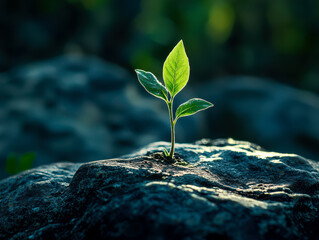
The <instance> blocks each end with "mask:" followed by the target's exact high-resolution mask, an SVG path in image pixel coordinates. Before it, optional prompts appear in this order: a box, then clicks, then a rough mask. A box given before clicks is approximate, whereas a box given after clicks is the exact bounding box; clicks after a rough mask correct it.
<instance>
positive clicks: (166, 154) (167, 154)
mask: <svg viewBox="0 0 319 240" xmlns="http://www.w3.org/2000/svg"><path fill="white" fill-rule="evenodd" d="M164 154H165V156H166V157H168V156H169V153H168V151H167V150H166V148H164Z"/></svg>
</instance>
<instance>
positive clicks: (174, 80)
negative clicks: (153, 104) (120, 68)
mask: <svg viewBox="0 0 319 240" xmlns="http://www.w3.org/2000/svg"><path fill="white" fill-rule="evenodd" d="M135 71H136V73H137V77H138V80H139V81H140V83H141V84H142V85H143V87H144V88H145V89H146V91H148V92H149V93H150V94H152V95H153V96H155V97H158V98H161V99H163V100H164V101H165V102H166V103H169V102H172V101H173V99H174V97H175V96H176V94H177V93H179V92H180V91H181V90H182V89H183V88H184V87H185V86H186V84H187V82H188V79H189V72H190V67H189V61H188V58H187V55H186V52H185V48H184V44H183V41H182V40H181V41H180V42H179V43H178V44H177V45H176V46H175V47H174V49H173V50H172V51H171V53H170V54H169V55H168V57H167V58H166V60H165V62H164V66H163V79H164V83H165V86H163V85H162V83H160V82H159V81H158V80H157V78H156V77H155V76H154V75H153V74H152V73H151V72H146V71H143V70H139V69H137V70H135ZM168 93H169V95H170V98H169V96H168ZM212 106H213V104H211V103H210V102H207V101H205V100H202V99H200V98H193V99H190V100H188V101H187V102H185V103H183V104H182V105H180V106H179V107H178V109H177V111H176V117H175V120H174V123H176V121H177V119H178V118H180V117H185V116H189V115H193V114H195V113H197V112H198V111H201V110H204V109H206V108H209V107H212Z"/></svg>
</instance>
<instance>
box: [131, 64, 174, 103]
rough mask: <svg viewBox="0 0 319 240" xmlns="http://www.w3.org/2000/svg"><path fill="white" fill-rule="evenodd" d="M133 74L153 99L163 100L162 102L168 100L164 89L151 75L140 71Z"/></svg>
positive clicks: (137, 70)
mask: <svg viewBox="0 0 319 240" xmlns="http://www.w3.org/2000/svg"><path fill="white" fill-rule="evenodd" d="M135 72H136V74H137V78H138V80H139V82H140V83H141V84H142V86H143V87H144V88H145V90H146V91H147V92H149V93H150V94H152V95H153V96H155V97H158V98H161V99H163V100H164V101H167V100H168V98H167V90H166V88H165V87H164V86H163V85H162V84H161V83H160V82H159V81H158V80H157V78H156V77H155V76H154V74H153V73H151V72H146V71H143V70H140V69H136V70H135Z"/></svg>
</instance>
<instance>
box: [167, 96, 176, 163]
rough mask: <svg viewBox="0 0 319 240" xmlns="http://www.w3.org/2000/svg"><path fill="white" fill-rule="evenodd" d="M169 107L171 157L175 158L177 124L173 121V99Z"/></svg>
mask: <svg viewBox="0 0 319 240" xmlns="http://www.w3.org/2000/svg"><path fill="white" fill-rule="evenodd" d="M167 106H168V111H169V119H170V122H171V144H172V145H171V150H170V152H169V157H170V158H173V156H174V146H175V123H174V120H173V98H172V99H171V101H170V102H168V104H167Z"/></svg>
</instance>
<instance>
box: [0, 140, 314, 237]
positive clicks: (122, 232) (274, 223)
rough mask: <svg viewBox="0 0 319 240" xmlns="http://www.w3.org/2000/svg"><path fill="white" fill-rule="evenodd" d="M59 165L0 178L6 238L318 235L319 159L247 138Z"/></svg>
mask: <svg viewBox="0 0 319 240" xmlns="http://www.w3.org/2000/svg"><path fill="white" fill-rule="evenodd" d="M163 147H167V148H168V147H169V144H168V143H167V142H156V143H153V144H150V145H148V146H146V147H144V148H142V149H140V150H139V151H137V152H135V153H133V154H131V155H126V156H123V157H121V158H116V159H108V160H101V161H94V162H89V163H84V164H82V165H80V164H75V163H56V164H52V165H47V166H42V167H38V168H35V169H32V170H28V171H25V172H23V173H21V174H19V175H15V176H12V177H10V178H7V179H4V180H1V181H0V219H1V221H0V238H1V239H12V240H15V239H80V240H81V239H233V240H241V239H245V240H250V239H252V240H255V239H317V237H318V234H319V230H318V225H319V214H318V211H319V210H318V208H319V164H318V163H317V162H314V161H312V160H308V159H306V158H303V157H301V156H298V155H295V154H281V153H275V152H266V151H264V150H262V149H261V147H259V146H257V145H255V144H252V143H249V142H244V141H235V140H232V139H228V140H223V139H220V140H201V141H198V142H196V143H195V144H177V146H176V152H177V156H179V157H180V158H182V159H183V161H184V162H182V161H179V162H178V163H176V164H169V163H166V162H165V161H162V160H161V159H160V158H155V157H154V156H155V155H152V154H153V153H154V152H158V151H161V150H162V148H163Z"/></svg>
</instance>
